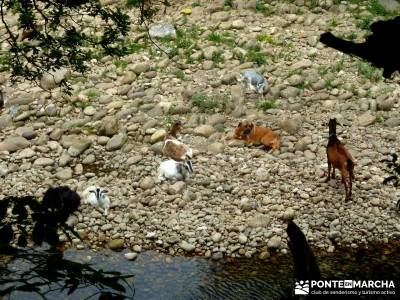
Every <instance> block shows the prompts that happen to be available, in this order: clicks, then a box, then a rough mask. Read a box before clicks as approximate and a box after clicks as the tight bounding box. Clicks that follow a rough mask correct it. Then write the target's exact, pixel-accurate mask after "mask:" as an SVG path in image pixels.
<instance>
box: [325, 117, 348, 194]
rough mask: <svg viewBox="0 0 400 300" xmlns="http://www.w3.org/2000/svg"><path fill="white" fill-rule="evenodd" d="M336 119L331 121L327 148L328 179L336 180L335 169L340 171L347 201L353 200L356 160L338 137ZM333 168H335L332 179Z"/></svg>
mask: <svg viewBox="0 0 400 300" xmlns="http://www.w3.org/2000/svg"><path fill="white" fill-rule="evenodd" d="M336 124H337V122H336V119H330V120H329V139H328V145H327V147H326V154H327V156H328V178H327V179H326V182H328V181H329V179H330V178H332V179H333V178H335V169H339V170H340V174H341V175H342V182H343V184H344V188H345V190H346V198H345V200H346V201H347V200H351V191H352V182H353V180H354V165H355V161H354V158H353V157H352V156H351V154H350V152H349V151H348V150H347V149H346V148H345V147H344V145H343V144H342V143H341V142H340V140H339V139H338V138H337V136H336ZM331 167H333V171H332V177H331Z"/></svg>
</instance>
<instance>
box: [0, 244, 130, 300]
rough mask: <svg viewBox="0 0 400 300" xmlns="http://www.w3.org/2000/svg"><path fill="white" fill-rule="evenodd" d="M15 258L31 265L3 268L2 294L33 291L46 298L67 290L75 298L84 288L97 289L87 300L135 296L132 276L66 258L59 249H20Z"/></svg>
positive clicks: (0, 284) (0, 282)
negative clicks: (131, 281)
mask: <svg viewBox="0 0 400 300" xmlns="http://www.w3.org/2000/svg"><path fill="white" fill-rule="evenodd" d="M14 259H16V260H18V261H19V262H25V263H27V264H28V265H29V267H28V268H25V269H24V270H22V269H21V268H18V270H17V271H16V270H15V268H4V270H2V276H1V277H0V297H3V296H6V295H9V294H11V293H14V292H18V291H20V292H29V293H34V294H37V295H39V296H41V297H42V298H43V299H47V297H46V296H50V295H48V294H49V293H52V296H53V297H54V295H57V294H60V295H61V294H62V293H63V292H64V291H67V295H68V296H69V297H72V295H73V294H74V292H76V291H77V290H79V289H85V288H90V290H94V292H93V294H92V295H90V296H88V297H86V299H96V298H97V299H133V296H134V288H133V287H132V285H131V284H129V282H128V279H129V278H132V277H133V275H122V274H121V273H119V272H106V271H103V270H101V269H100V270H96V269H94V268H92V267H91V266H90V265H89V264H84V263H79V262H74V261H71V260H67V259H64V258H63V254H62V253H61V252H58V251H56V252H41V251H18V252H17V253H15V254H14ZM71 299H73V298H71ZM74 299H75V298H74Z"/></svg>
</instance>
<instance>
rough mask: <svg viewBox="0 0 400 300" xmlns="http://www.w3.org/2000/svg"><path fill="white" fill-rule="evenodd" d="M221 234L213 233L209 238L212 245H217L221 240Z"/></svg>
mask: <svg viewBox="0 0 400 300" xmlns="http://www.w3.org/2000/svg"><path fill="white" fill-rule="evenodd" d="M221 237H222V234H220V233H219V232H215V233H213V235H212V236H211V239H212V241H213V242H214V243H218V242H219V241H220V240H221Z"/></svg>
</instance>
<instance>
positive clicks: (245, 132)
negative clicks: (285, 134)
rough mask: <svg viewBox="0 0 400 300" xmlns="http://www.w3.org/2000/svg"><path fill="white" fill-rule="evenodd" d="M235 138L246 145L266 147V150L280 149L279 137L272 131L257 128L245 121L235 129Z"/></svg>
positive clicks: (261, 127)
mask: <svg viewBox="0 0 400 300" xmlns="http://www.w3.org/2000/svg"><path fill="white" fill-rule="evenodd" d="M234 138H235V139H238V140H241V141H243V142H244V143H246V144H253V145H264V147H265V148H272V149H273V150H275V149H279V147H280V141H279V135H278V134H277V133H276V132H274V131H272V130H271V129H269V128H267V127H263V126H256V125H254V124H253V123H251V122H248V121H247V120H243V121H242V122H240V123H239V124H238V126H237V127H236V129H235V133H234Z"/></svg>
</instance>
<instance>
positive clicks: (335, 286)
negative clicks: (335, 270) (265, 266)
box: [294, 280, 396, 295]
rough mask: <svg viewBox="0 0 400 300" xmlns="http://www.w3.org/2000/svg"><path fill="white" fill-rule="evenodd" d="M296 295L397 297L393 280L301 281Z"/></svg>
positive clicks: (297, 285) (297, 284)
mask: <svg viewBox="0 0 400 300" xmlns="http://www.w3.org/2000/svg"><path fill="white" fill-rule="evenodd" d="M294 294H295V295H308V294H319V295H321V294H322V295H323V294H325V295H328V294H329V295H333V294H338V295H340V294H342V295H344V294H347V295H395V294H396V286H395V283H394V281H393V280H301V281H296V285H295V288H294Z"/></svg>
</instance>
